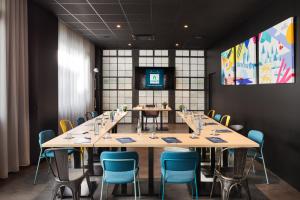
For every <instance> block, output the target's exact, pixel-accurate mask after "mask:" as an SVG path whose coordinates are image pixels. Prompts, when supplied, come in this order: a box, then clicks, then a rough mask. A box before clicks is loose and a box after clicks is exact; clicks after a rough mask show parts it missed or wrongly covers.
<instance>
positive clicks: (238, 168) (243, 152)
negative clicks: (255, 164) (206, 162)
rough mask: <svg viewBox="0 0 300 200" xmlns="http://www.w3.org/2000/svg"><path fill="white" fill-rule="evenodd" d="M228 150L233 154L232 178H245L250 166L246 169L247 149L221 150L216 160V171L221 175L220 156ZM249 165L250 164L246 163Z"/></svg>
mask: <svg viewBox="0 0 300 200" xmlns="http://www.w3.org/2000/svg"><path fill="white" fill-rule="evenodd" d="M229 149H232V150H233V152H234V164H233V176H234V177H236V178H241V177H244V176H246V175H247V174H248V173H249V171H250V167H251V165H249V167H247V168H246V163H247V162H246V161H247V151H248V148H225V149H222V150H221V153H220V154H219V158H218V165H217V168H216V169H217V170H219V171H220V172H221V173H222V171H221V164H222V156H223V152H224V151H228V150H229ZM248 163H250V162H248ZM231 178H233V177H231Z"/></svg>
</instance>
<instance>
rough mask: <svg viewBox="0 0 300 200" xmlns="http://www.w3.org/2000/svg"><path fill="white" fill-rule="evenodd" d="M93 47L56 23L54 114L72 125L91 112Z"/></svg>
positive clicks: (60, 23)
mask: <svg viewBox="0 0 300 200" xmlns="http://www.w3.org/2000/svg"><path fill="white" fill-rule="evenodd" d="M94 57H95V48H94V45H93V44H92V43H91V42H90V41H88V40H87V39H84V38H83V37H82V36H80V35H79V34H77V33H75V32H74V31H72V30H71V29H69V28H68V27H67V26H66V25H65V24H63V23H62V22H59V28H58V113H59V120H60V119H69V120H71V121H72V122H73V123H75V121H76V119H77V118H78V117H79V116H84V114H85V113H86V112H87V111H92V110H93V102H94V101H93V92H94V87H93V76H94V75H93V68H94V60H95V59H94Z"/></svg>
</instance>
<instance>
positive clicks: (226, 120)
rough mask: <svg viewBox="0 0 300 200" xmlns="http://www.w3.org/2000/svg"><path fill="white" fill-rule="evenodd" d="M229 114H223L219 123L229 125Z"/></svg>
mask: <svg viewBox="0 0 300 200" xmlns="http://www.w3.org/2000/svg"><path fill="white" fill-rule="evenodd" d="M230 118H231V117H230V116H229V115H223V116H222V118H221V120H220V123H221V124H223V125H224V126H227V127H228V126H229V123H230Z"/></svg>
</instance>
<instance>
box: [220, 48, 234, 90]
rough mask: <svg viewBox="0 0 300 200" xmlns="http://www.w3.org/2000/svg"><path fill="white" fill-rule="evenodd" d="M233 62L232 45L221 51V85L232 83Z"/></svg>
mask: <svg viewBox="0 0 300 200" xmlns="http://www.w3.org/2000/svg"><path fill="white" fill-rule="evenodd" d="M234 80H235V64H234V47H233V48H231V49H228V50H227V51H224V52H222V53H221V82H222V84H223V85H234Z"/></svg>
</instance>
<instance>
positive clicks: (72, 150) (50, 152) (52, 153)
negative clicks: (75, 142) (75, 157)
mask: <svg viewBox="0 0 300 200" xmlns="http://www.w3.org/2000/svg"><path fill="white" fill-rule="evenodd" d="M74 152H75V149H74V148H70V149H69V150H68V154H69V155H70V154H73V153H74ZM42 157H43V158H46V157H47V158H54V152H53V151H47V152H45V151H44V152H43V153H42Z"/></svg>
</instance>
